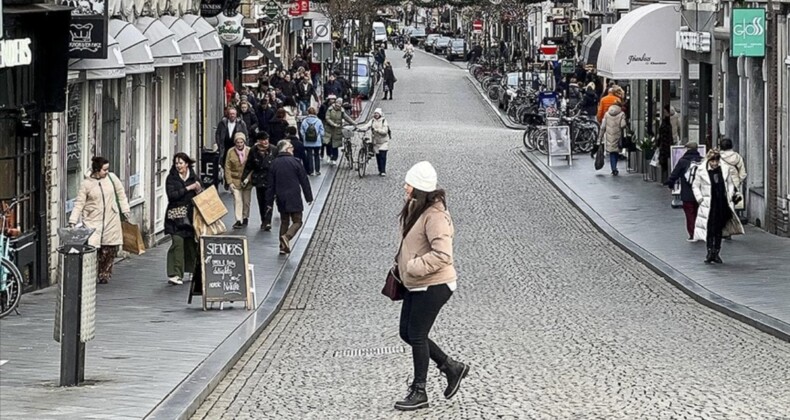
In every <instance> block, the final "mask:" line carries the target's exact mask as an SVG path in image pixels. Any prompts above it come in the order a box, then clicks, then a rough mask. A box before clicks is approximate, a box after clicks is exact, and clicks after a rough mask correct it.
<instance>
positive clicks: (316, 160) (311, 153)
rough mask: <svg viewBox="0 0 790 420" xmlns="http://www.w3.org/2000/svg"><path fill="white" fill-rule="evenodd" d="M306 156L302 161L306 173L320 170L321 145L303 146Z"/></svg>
mask: <svg viewBox="0 0 790 420" xmlns="http://www.w3.org/2000/svg"><path fill="white" fill-rule="evenodd" d="M305 150H306V151H307V158H306V159H305V161H304V164H305V170H306V171H307V173H308V174H312V173H314V172H321V147H305Z"/></svg>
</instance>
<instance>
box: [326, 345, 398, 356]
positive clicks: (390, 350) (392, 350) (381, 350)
mask: <svg viewBox="0 0 790 420" xmlns="http://www.w3.org/2000/svg"><path fill="white" fill-rule="evenodd" d="M405 352H406V349H405V348H404V347H403V346H393V347H377V348H375V349H351V350H337V351H335V352H334V353H332V357H359V356H381V355H385V354H397V353H405Z"/></svg>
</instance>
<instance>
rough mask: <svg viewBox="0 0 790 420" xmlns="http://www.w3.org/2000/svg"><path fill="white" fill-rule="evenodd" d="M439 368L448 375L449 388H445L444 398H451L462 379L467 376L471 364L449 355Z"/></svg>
mask: <svg viewBox="0 0 790 420" xmlns="http://www.w3.org/2000/svg"><path fill="white" fill-rule="evenodd" d="M439 370H441V371H442V373H444V374H445V376H447V388H446V389H445V390H444V398H447V399H448V400H449V399H450V398H452V397H453V396H454V395H455V393H456V392H458V388H459V387H460V385H461V379H464V378H466V375H468V374H469V365H466V364H463V363H461V362H456V361H455V360H453V359H451V358H449V357H448V358H447V360H446V361H445V362H444V364H443V365H441V366H439Z"/></svg>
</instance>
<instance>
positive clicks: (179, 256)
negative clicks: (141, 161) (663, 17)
mask: <svg viewBox="0 0 790 420" xmlns="http://www.w3.org/2000/svg"><path fill="white" fill-rule="evenodd" d="M194 164H195V161H194V160H192V159H191V158H190V157H189V156H188V155H187V154H186V153H183V152H179V153H176V155H175V156H174V157H173V167H172V168H170V173H169V174H168V175H167V179H166V180H165V192H166V193H167V209H166V210H165V233H166V234H168V235H170V248H169V249H168V250H167V277H168V278H167V282H168V283H170V284H175V285H179V284H184V282H183V280H182V279H183V278H184V273H185V272H186V273H192V278H193V279H199V278H200V255H199V253H198V246H197V242H196V241H195V226H194V224H193V222H192V221H193V220H194V219H193V216H194V214H195V205H194V204H193V202H192V199H193V198H195V196H197V195H198V194H200V192H201V191H203V187H202V185H200V182H199V181H198V176H197V174H196V173H195V170H194V169H193V167H192V165H194Z"/></svg>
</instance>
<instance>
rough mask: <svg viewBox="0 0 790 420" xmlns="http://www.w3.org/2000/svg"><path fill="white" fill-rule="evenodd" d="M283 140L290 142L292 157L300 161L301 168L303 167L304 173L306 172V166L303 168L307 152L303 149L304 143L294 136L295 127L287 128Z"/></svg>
mask: <svg viewBox="0 0 790 420" xmlns="http://www.w3.org/2000/svg"><path fill="white" fill-rule="evenodd" d="M285 140H288V141H290V142H291V145H292V146H293V147H294V151H293V155H294V157H295V158H297V159H299V160H301V161H302V166H304V167H305V171H307V166H305V161H306V160H307V152H306V150H305V148H304V143H303V142H302V141H301V140H299V136H298V135H297V134H296V127H292V126H288V128H286V129H285Z"/></svg>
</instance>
